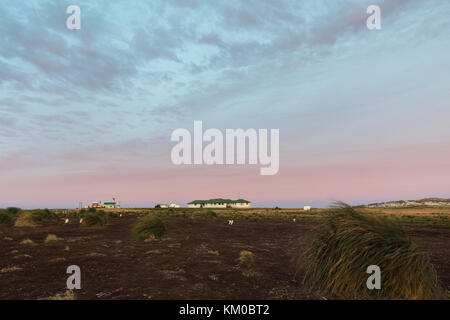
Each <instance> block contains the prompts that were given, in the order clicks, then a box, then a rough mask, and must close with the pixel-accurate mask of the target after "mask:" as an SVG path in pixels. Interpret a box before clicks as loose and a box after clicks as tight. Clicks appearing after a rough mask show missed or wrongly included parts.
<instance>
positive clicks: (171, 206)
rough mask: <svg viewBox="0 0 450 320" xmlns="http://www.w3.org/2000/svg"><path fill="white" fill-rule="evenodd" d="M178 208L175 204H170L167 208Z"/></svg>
mask: <svg viewBox="0 0 450 320" xmlns="http://www.w3.org/2000/svg"><path fill="white" fill-rule="evenodd" d="M179 207H180V206H179V205H178V204H176V203H171V204H170V205H169V208H179Z"/></svg>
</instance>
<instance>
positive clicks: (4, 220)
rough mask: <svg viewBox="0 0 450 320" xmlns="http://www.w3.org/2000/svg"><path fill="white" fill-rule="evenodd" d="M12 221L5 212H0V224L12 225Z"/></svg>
mask: <svg viewBox="0 0 450 320" xmlns="http://www.w3.org/2000/svg"><path fill="white" fill-rule="evenodd" d="M13 221H14V219H13V218H12V217H11V216H10V215H9V214H7V213H6V212H0V224H12V223H13Z"/></svg>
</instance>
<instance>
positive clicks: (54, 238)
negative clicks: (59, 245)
mask: <svg viewBox="0 0 450 320" xmlns="http://www.w3.org/2000/svg"><path fill="white" fill-rule="evenodd" d="M61 240H63V239H62V238H58V237H57V236H56V235H54V234H49V235H47V237H46V238H45V241H44V242H45V243H49V242H56V241H61Z"/></svg>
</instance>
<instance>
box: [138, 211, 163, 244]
mask: <svg viewBox="0 0 450 320" xmlns="http://www.w3.org/2000/svg"><path fill="white" fill-rule="evenodd" d="M166 233H167V230H166V226H165V225H164V222H163V221H162V220H161V219H160V218H159V217H157V216H155V215H149V216H146V217H143V218H140V219H139V220H138V222H137V223H136V225H135V226H134V227H133V230H132V235H133V238H134V239H136V240H146V239H152V238H153V239H155V238H157V239H160V238H162V237H163V236H165V235H166Z"/></svg>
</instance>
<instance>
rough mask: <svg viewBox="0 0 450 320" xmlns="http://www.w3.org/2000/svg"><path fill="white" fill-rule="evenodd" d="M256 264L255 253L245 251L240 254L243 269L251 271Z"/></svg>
mask: <svg viewBox="0 0 450 320" xmlns="http://www.w3.org/2000/svg"><path fill="white" fill-rule="evenodd" d="M254 264H255V257H254V255H253V252H251V251H247V250H243V251H241V252H240V253H239V267H240V268H243V269H251V268H253V265H254Z"/></svg>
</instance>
